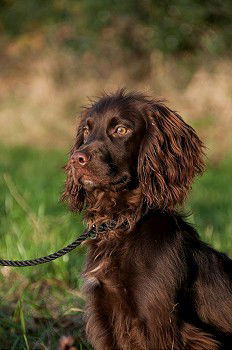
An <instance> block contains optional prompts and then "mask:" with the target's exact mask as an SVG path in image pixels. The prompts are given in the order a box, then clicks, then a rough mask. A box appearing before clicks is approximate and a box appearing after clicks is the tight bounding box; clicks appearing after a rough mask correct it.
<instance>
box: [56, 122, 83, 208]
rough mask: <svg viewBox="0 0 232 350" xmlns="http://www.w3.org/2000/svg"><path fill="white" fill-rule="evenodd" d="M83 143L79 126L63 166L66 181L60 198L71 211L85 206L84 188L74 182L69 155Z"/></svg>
mask: <svg viewBox="0 0 232 350" xmlns="http://www.w3.org/2000/svg"><path fill="white" fill-rule="evenodd" d="M82 143H83V136H82V131H81V128H80V127H79V128H78V130H77V134H76V139H75V143H74V145H73V147H72V148H71V151H70V153H69V160H68V163H67V165H66V166H65V167H64V169H65V172H66V181H65V187H64V192H63V194H62V196H61V200H62V201H65V202H67V203H68V206H69V208H70V210H72V211H76V212H78V211H81V210H82V209H83V208H84V206H85V196H86V194H85V190H84V188H83V187H82V186H81V185H80V184H78V183H76V182H75V179H74V177H73V174H72V167H71V162H70V160H71V157H72V155H73V153H74V152H75V150H76V149H78V148H79V147H80V146H81V144H82Z"/></svg>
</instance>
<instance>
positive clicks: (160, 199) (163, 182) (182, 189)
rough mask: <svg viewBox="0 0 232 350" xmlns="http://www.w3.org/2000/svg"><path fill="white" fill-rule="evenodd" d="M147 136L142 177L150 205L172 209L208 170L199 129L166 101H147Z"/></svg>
mask: <svg viewBox="0 0 232 350" xmlns="http://www.w3.org/2000/svg"><path fill="white" fill-rule="evenodd" d="M144 113H145V115H144V117H145V121H146V125H147V128H146V135H145V137H144V140H143V142H142V144H141V148H140V153H139V160H138V176H139V180H140V184H141V188H142V192H143V194H144V197H145V200H146V203H147V205H148V206H149V207H156V208H159V209H162V210H164V211H165V210H172V209H174V207H175V206H176V205H181V204H182V203H183V201H184V199H185V197H186V194H187V192H188V190H189V189H190V187H191V184H192V181H193V178H194V176H195V175H197V174H201V173H202V172H203V169H204V162H203V156H204V152H203V144H202V142H201V140H200V139H199V138H198V136H197V135H196V133H195V131H194V130H193V129H192V128H191V127H190V126H189V125H187V124H186V123H185V122H184V121H183V119H182V118H181V117H180V116H179V115H178V114H177V113H176V112H174V111H172V110H170V109H169V108H168V107H166V106H165V105H164V104H163V103H162V102H160V101H158V102H154V101H147V103H146V106H145V108H144Z"/></svg>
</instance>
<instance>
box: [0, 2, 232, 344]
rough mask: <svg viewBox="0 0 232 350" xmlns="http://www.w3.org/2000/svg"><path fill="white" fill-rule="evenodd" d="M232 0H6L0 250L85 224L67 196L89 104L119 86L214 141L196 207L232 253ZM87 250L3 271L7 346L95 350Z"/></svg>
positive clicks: (1, 335)
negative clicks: (88, 317) (159, 102)
mask: <svg viewBox="0 0 232 350" xmlns="http://www.w3.org/2000/svg"><path fill="white" fill-rule="evenodd" d="M231 15H232V2H231V1H230V0H224V1H223V2H221V1H219V0H209V1H207V2H203V1H200V0H173V1H171V2H170V1H165V0H163V1H160V0H139V1H138V0H127V1H123V0H117V1H115V0H111V1H109V0H46V1H44V0H23V1H21V0H1V1H0V243H1V244H0V256H1V257H2V258H6V259H7V258H8V259H27V258H34V257H38V256H42V255H46V254H49V253H51V252H53V251H55V250H56V249H59V248H61V247H63V246H64V245H66V244H68V243H69V242H70V241H72V240H74V239H75V237H76V235H77V234H80V233H81V232H82V229H83V226H82V223H81V217H80V216H76V215H73V214H70V213H68V210H67V208H66V207H65V205H64V204H62V203H60V201H59V196H60V193H61V192H62V186H63V182H64V174H63V170H62V166H63V165H64V164H65V161H66V159H67V153H68V150H69V148H70V146H71V144H72V140H73V137H74V133H75V127H76V122H77V119H78V115H79V112H80V109H81V106H82V105H85V104H88V102H89V98H92V97H96V96H99V95H100V93H101V92H102V91H107V92H109V91H114V90H116V89H117V88H120V87H127V88H128V89H129V90H130V89H132V90H141V91H143V92H145V93H146V94H148V95H151V96H156V97H161V98H165V99H166V100H167V104H168V105H169V106H171V108H173V109H175V110H177V111H178V112H179V113H180V114H181V116H183V118H184V119H185V120H187V122H188V123H189V124H191V125H192V126H193V127H194V128H195V129H196V130H197V132H198V133H199V134H200V136H201V137H202V139H203V140H204V142H205V144H206V153H207V172H206V173H205V175H203V176H202V177H201V178H200V179H198V180H197V181H196V183H195V184H194V186H193V191H192V194H191V195H190V198H189V201H188V203H187V205H186V210H187V211H188V212H190V213H193V214H192V215H191V216H190V217H189V220H190V221H191V222H192V223H193V224H194V225H195V226H196V228H197V229H198V230H199V232H200V234H201V237H202V238H203V239H204V240H205V241H207V242H208V243H210V244H212V245H213V246H214V247H215V248H217V249H220V250H223V251H225V252H226V253H227V254H229V255H231V256H232V240H231V237H232V236H231V234H232V215H231V198H232V186H231V173H232V113H231V111H232V99H231V97H232V79H231V74H232V62H231V42H232V38H231V33H232V26H231ZM84 254H85V252H84V248H80V249H79V248H78V249H77V250H76V251H74V252H72V253H71V254H69V255H68V256H65V257H63V259H62V258H61V259H59V260H57V261H55V262H53V263H50V264H48V265H44V266H38V267H33V268H24V269H21V270H19V269H13V268H7V267H3V268H0V284H1V288H0V298H1V306H0V341H1V348H2V349H58V347H59V346H60V347H61V348H62V346H63V348H64V344H65V342H67V343H68V342H69V343H70V344H71V343H73V344H74V345H73V346H74V347H75V348H76V349H90V347H89V346H88V344H86V342H85V338H84V335H83V331H82V324H83V321H82V318H83V306H84V299H83V297H82V295H81V292H80V287H81V284H82V280H81V275H80V272H81V269H82V265H83V261H84Z"/></svg>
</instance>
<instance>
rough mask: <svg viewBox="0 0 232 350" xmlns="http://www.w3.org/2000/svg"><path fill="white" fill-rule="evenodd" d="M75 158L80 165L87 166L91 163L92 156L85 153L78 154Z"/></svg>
mask: <svg viewBox="0 0 232 350" xmlns="http://www.w3.org/2000/svg"><path fill="white" fill-rule="evenodd" d="M75 158H76V160H77V161H78V163H79V164H80V165H86V164H87V163H88V162H89V161H90V155H89V154H87V153H85V152H79V151H78V152H76V154H75Z"/></svg>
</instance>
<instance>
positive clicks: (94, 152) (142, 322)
mask: <svg viewBox="0 0 232 350" xmlns="http://www.w3.org/2000/svg"><path fill="white" fill-rule="evenodd" d="M202 148H203V145H202V142H201V141H200V140H199V138H198V137H197V135H196V134H195V132H194V130H193V129H192V128H191V127H190V126H189V125H187V124H186V123H185V122H184V121H183V120H182V118H181V117H180V116H179V115H178V114H177V113H176V112H174V111H172V110H170V109H169V108H168V107H166V106H165V105H164V104H163V103H162V102H160V101H156V100H152V99H149V98H147V97H146V96H144V95H143V94H140V93H126V92H125V91H124V90H121V91H119V92H117V93H115V94H112V95H105V96H103V97H102V98H101V99H100V100H99V101H97V102H96V103H94V104H93V105H92V106H90V107H89V108H86V109H85V110H84V111H83V115H82V118H81V121H80V125H79V128H78V131H77V136H76V141H75V144H74V146H73V148H72V150H71V154H70V160H69V162H68V164H67V167H66V171H67V180H66V189H65V193H64V199H65V200H67V201H68V203H69V206H70V208H71V209H72V210H75V211H81V210H82V209H85V219H86V222H87V225H88V226H89V227H91V226H92V225H93V224H95V225H96V226H97V227H99V225H101V224H102V223H106V227H108V228H107V229H106V230H105V231H104V232H99V233H98V235H97V238H96V239H95V240H91V241H90V242H89V252H88V259H87V264H86V268H85V273H84V276H85V292H86V295H87V312H86V315H87V335H88V339H89V341H90V342H91V344H92V345H93V346H94V348H95V349H97V350H168V349H181V350H183V349H187V350H197V349H199V350H200V349H208V350H216V349H232V261H231V260H230V259H229V258H228V257H227V256H225V255H224V254H221V253H218V252H216V251H215V250H214V249H212V248H210V247H209V246H208V245H206V244H205V243H203V242H201V241H200V240H199V237H198V234H197V232H196V231H195V230H194V228H193V227H191V226H190V225H189V224H188V223H186V222H185V221H184V219H183V217H181V215H179V214H178V212H177V210H176V209H175V208H176V206H177V205H181V204H182V203H183V201H184V199H185V197H186V194H187V192H188V190H189V189H190V186H191V184H192V181H193V178H194V176H195V175H197V174H201V173H202V171H203V151H202ZM112 222H113V227H112V226H110V225H111V223H112ZM109 223H110V225H109ZM107 225H108V226H107Z"/></svg>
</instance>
